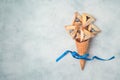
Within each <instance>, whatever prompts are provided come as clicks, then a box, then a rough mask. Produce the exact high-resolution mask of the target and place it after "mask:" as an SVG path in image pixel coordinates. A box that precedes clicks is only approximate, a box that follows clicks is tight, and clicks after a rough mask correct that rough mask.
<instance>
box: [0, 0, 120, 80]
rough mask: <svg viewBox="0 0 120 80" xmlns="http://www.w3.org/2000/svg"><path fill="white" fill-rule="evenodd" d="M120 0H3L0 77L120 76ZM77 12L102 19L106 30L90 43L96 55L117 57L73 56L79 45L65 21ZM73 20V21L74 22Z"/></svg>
mask: <svg viewBox="0 0 120 80" xmlns="http://www.w3.org/2000/svg"><path fill="white" fill-rule="evenodd" d="M119 7H120V0H60V1H59V0H0V80H120V76H119V75H120V72H119V71H120V43H119V40H120V36H119V34H120V20H119V18H120V8H119ZM75 11H78V12H79V13H82V12H86V13H89V14H91V15H93V16H94V17H95V18H96V22H95V24H96V25H97V26H98V27H99V28H100V29H101V30H102V32H101V33H100V34H98V35H97V36H96V37H95V38H94V39H92V42H91V45H90V51H89V53H90V57H91V56H93V55H97V56H100V57H103V58H108V57H111V56H113V55H115V56H116V59H115V60H112V61H108V62H101V61H97V60H95V61H92V62H87V63H86V66H85V69H84V71H81V69H80V67H79V60H76V59H73V58H72V57H71V56H70V55H67V56H66V57H64V59H62V60H61V61H60V62H59V63H56V62H55V60H56V58H57V57H58V56H59V55H61V54H62V52H64V51H65V50H66V49H71V50H76V45H75V42H74V40H72V39H71V37H70V36H69V35H68V34H67V33H66V31H65V29H64V26H65V25H66V24H70V23H71V22H72V19H73V17H72V16H73V14H74V12H75ZM70 21H71V22H70Z"/></svg>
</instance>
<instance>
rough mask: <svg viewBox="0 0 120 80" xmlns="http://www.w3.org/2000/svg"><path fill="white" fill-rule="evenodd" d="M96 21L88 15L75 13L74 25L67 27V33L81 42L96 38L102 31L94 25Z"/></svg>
mask: <svg viewBox="0 0 120 80" xmlns="http://www.w3.org/2000/svg"><path fill="white" fill-rule="evenodd" d="M94 21H95V19H94V18H93V17H92V16H90V15H89V14H87V13H83V14H82V15H80V14H79V13H78V12H76V13H75V15H74V19H73V22H72V25H69V26H65V28H66V30H67V32H68V33H69V34H70V35H71V36H72V38H73V39H80V40H81V41H84V40H87V39H90V38H92V37H94V36H95V35H96V34H97V33H98V32H100V29H99V28H97V27H96V26H95V25H93V24H92V23H93V22H94Z"/></svg>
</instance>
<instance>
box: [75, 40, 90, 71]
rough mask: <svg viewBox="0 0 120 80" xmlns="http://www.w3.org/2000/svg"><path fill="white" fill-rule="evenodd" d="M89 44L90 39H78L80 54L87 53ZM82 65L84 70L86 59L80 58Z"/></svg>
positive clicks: (77, 44)
mask: <svg viewBox="0 0 120 80" xmlns="http://www.w3.org/2000/svg"><path fill="white" fill-rule="evenodd" d="M88 46H89V40H86V41H83V42H80V40H76V47H77V51H78V54H79V55H84V54H86V53H87V50H88ZM80 66H81V69H82V70H83V69H84V67H85V60H82V59H81V60H80Z"/></svg>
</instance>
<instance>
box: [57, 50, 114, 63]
mask: <svg viewBox="0 0 120 80" xmlns="http://www.w3.org/2000/svg"><path fill="white" fill-rule="evenodd" d="M68 53H71V55H72V56H73V58H76V59H83V60H86V61H92V60H94V59H97V60H101V61H108V60H112V59H114V58H115V56H113V57H111V58H109V59H102V58H99V57H97V56H93V57H92V58H88V56H89V54H88V53H86V54H84V55H79V54H78V53H77V52H75V51H70V50H67V51H65V52H64V53H63V54H62V55H61V56H60V57H58V58H57V59H56V62H58V61H59V60H61V59H62V58H63V57H64V56H66V55H67V54H68Z"/></svg>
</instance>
